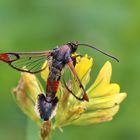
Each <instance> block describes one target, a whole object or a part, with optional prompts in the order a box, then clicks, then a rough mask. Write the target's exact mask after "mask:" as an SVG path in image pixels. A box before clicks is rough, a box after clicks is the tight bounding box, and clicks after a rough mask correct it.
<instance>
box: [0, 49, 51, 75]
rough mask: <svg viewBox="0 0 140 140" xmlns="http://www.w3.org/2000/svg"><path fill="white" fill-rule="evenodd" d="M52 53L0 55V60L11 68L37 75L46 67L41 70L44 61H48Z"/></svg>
mask: <svg viewBox="0 0 140 140" xmlns="http://www.w3.org/2000/svg"><path fill="white" fill-rule="evenodd" d="M51 57H52V52H51V51H50V52H49V51H45V52H31V53H28V52H27V53H24V52H19V53H18V52H14V53H4V54H0V60H1V61H4V62H6V63H8V64H9V65H10V66H11V67H12V68H14V69H16V70H18V71H22V72H28V73H33V74H34V73H38V72H41V71H43V70H44V69H45V68H46V67H47V66H48V65H46V67H43V68H42V65H43V63H44V62H45V61H46V60H50V59H51Z"/></svg>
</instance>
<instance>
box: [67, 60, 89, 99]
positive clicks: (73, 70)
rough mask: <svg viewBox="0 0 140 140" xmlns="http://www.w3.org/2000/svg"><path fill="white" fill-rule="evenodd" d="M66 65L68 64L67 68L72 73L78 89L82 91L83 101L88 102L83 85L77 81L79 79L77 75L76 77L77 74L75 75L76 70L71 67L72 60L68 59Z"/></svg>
mask: <svg viewBox="0 0 140 140" xmlns="http://www.w3.org/2000/svg"><path fill="white" fill-rule="evenodd" d="M67 64H68V66H69V68H70V70H71V72H72V73H73V75H74V77H75V78H76V80H77V81H78V83H79V86H80V88H81V89H82V90H83V99H84V100H85V101H89V99H88V96H87V94H86V91H85V89H84V87H83V85H82V83H81V81H80V79H79V77H78V75H77V73H76V70H75V68H74V66H73V62H72V60H71V59H70V60H69V62H68V63H67Z"/></svg>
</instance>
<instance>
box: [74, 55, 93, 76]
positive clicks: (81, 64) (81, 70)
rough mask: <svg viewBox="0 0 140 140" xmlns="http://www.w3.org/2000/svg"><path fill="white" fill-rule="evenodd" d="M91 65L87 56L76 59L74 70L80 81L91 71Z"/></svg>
mask: <svg viewBox="0 0 140 140" xmlns="http://www.w3.org/2000/svg"><path fill="white" fill-rule="evenodd" d="M92 64H93V59H92V58H89V57H88V55H85V56H84V57H81V58H78V62H77V64H76V66H75V70H76V72H77V74H78V76H79V78H80V79H82V78H83V77H84V76H85V75H86V74H87V73H88V71H89V70H90V69H91V66H92Z"/></svg>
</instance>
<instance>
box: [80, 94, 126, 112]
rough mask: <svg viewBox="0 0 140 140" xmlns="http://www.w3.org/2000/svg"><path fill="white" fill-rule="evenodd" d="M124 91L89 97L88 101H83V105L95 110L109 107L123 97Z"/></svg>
mask: <svg viewBox="0 0 140 140" xmlns="http://www.w3.org/2000/svg"><path fill="white" fill-rule="evenodd" d="M126 96H127V94H126V93H120V94H115V95H109V96H103V97H97V98H93V99H90V101H89V103H87V102H83V103H82V105H83V107H85V108H87V110H93V111H94V110H97V109H106V108H111V107H114V106H116V105H119V104H120V103H121V102H122V101H123V100H124V99H125V98H126Z"/></svg>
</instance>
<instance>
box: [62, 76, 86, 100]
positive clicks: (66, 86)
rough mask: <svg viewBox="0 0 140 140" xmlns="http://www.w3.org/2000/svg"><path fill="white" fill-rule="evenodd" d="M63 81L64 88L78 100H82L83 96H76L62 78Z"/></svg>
mask: <svg viewBox="0 0 140 140" xmlns="http://www.w3.org/2000/svg"><path fill="white" fill-rule="evenodd" d="M63 81H64V85H65V87H66V89H67V90H68V91H69V92H70V93H71V94H72V95H73V96H74V97H75V98H76V99H77V100H79V101H83V100H84V97H82V98H79V97H77V96H76V95H75V94H74V93H73V92H72V90H70V89H69V87H68V86H67V84H66V81H65V80H64V79H63Z"/></svg>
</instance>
